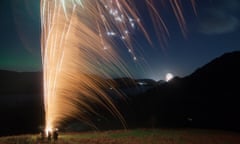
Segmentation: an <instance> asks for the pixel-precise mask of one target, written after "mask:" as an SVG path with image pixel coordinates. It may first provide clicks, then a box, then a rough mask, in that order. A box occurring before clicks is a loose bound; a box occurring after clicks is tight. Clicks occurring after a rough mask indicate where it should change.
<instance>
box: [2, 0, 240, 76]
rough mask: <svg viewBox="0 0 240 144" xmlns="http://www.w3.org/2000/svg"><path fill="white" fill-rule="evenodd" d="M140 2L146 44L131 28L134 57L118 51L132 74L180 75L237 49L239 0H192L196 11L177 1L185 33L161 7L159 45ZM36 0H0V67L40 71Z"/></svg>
mask: <svg viewBox="0 0 240 144" xmlns="http://www.w3.org/2000/svg"><path fill="white" fill-rule="evenodd" d="M141 1H142V0H141ZM141 1H140V0H139V1H138V4H137V8H139V13H140V15H141V17H140V20H141V22H142V24H143V25H144V27H145V28H146V30H147V31H148V33H149V35H150V37H151V41H152V45H150V44H149V43H148V42H147V40H146V39H145V38H144V37H143V36H141V34H139V32H138V30H136V32H135V33H133V34H132V35H133V36H134V38H135V41H136V42H137V44H134V47H136V53H137V61H133V60H132V59H131V56H130V55H129V53H128V52H127V51H122V52H119V53H120V55H121V57H122V58H123V59H124V60H125V62H126V63H127V66H128V68H129V70H130V72H132V73H133V75H134V77H136V78H152V79H155V80H160V79H164V76H165V74H166V73H168V72H170V73H173V74H174V75H177V76H180V77H182V76H186V75H188V74H191V73H192V72H193V71H194V70H196V69H197V68H199V67H201V66H203V65H204V64H206V63H207V62H209V61H211V60H212V59H214V58H216V57H218V56H220V55H222V54H224V53H226V52H231V51H236V50H238V51H239V50H240V43H239V41H240V1H239V0H201V1H196V3H197V6H196V9H197V15H195V14H194V11H193V9H192V7H191V6H190V4H189V1H183V7H184V16H185V19H186V22H187V33H186V34H187V36H186V37H184V36H183V34H182V32H181V29H180V28H179V25H178V23H177V21H176V18H175V16H174V15H173V12H172V11H171V9H169V8H166V9H164V10H161V16H162V17H163V19H164V21H165V23H166V25H167V26H168V29H169V32H170V36H169V38H168V42H167V44H166V46H165V47H162V45H161V42H160V41H159V40H158V37H157V34H156V32H155V30H154V28H153V24H152V22H151V20H150V18H149V15H148V14H147V12H146V11H147V10H146V7H145V6H143V5H142V2H141ZM39 3H40V2H39V1H35V0H1V1H0V19H1V21H0V69H4V70H14V71H41V70H42V66H41V55H40V54H41V49H40V47H41V46H40V34H41V32H40V31H41V29H40V6H39V5H40V4H39Z"/></svg>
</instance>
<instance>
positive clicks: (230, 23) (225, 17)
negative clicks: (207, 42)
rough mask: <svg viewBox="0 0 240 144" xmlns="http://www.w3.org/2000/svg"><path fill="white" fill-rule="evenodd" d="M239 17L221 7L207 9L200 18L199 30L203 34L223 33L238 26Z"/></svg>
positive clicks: (231, 30)
mask: <svg viewBox="0 0 240 144" xmlns="http://www.w3.org/2000/svg"><path fill="white" fill-rule="evenodd" d="M239 25H240V22H239V19H238V18H237V17H236V16H234V15H231V13H229V12H227V11H225V10H223V9H214V8H211V9H208V10H207V11H206V14H205V15H204V16H203V17H202V18H201V21H200V25H199V31H200V32H201V33H203V34H208V35H213V34H225V33H230V32H234V31H236V30H237V29H238V28H239Z"/></svg>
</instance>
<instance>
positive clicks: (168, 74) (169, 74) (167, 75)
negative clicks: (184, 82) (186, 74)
mask: <svg viewBox="0 0 240 144" xmlns="http://www.w3.org/2000/svg"><path fill="white" fill-rule="evenodd" d="M172 78H173V74H171V73H167V74H166V76H165V80H166V81H167V82H168V81H170V80H171V79H172Z"/></svg>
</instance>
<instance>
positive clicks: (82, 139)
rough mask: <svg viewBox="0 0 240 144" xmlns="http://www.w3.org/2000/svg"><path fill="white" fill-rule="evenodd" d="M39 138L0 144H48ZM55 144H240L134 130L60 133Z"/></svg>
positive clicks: (203, 133)
mask: <svg viewBox="0 0 240 144" xmlns="http://www.w3.org/2000/svg"><path fill="white" fill-rule="evenodd" d="M38 139H39V136H38V135H21V136H11V137H1V138H0V144H43V143H45V144H47V143H50V142H47V140H45V141H40V140H38ZM51 143H57V144H240V133H233V132H227V131H215V130H198V129H178V130H177V129H136V130H117V131H105V132H83V133H60V136H59V140H58V141H57V142H51Z"/></svg>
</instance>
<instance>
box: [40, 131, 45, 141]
mask: <svg viewBox="0 0 240 144" xmlns="http://www.w3.org/2000/svg"><path fill="white" fill-rule="evenodd" d="M40 138H41V140H42V141H43V140H44V131H43V130H41V132H40Z"/></svg>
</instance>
